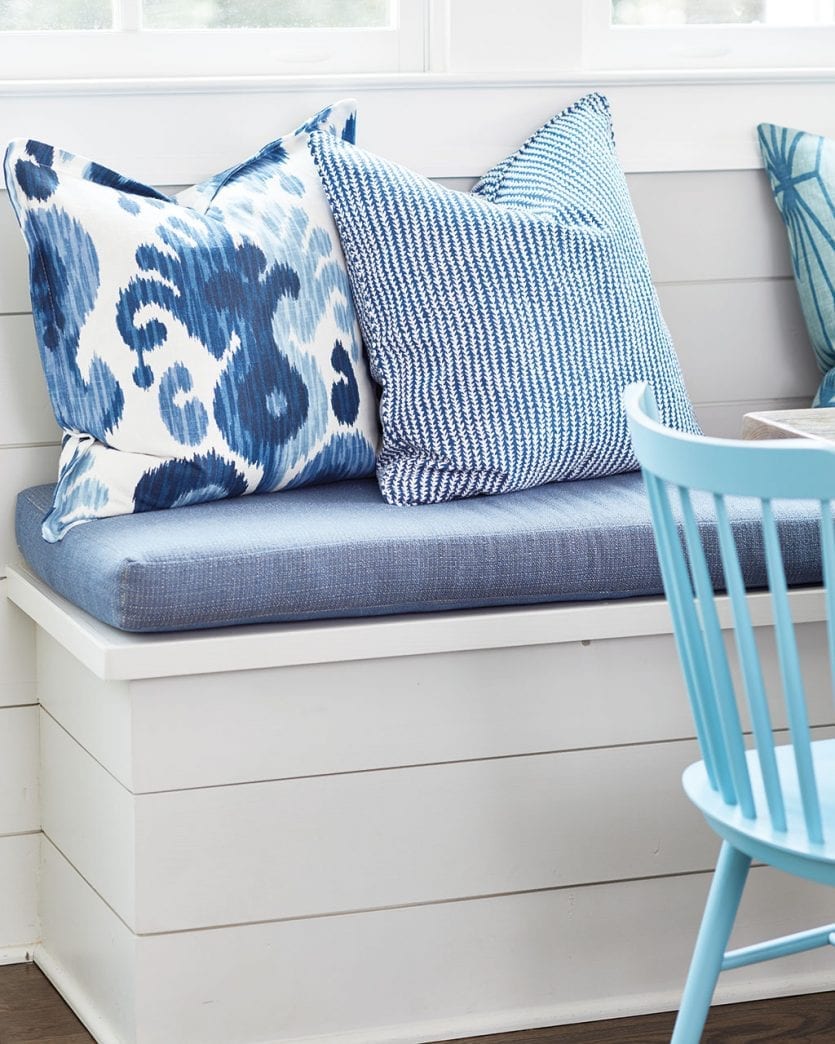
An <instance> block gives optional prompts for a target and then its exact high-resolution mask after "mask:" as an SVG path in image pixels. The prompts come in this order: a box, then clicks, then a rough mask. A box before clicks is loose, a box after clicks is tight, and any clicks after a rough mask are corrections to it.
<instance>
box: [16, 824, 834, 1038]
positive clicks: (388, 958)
mask: <svg viewBox="0 0 835 1044" xmlns="http://www.w3.org/2000/svg"><path fill="white" fill-rule="evenodd" d="M44 857H45V859H44V867H43V896H44V898H43V914H42V916H43V940H44V941H43V944H42V945H41V946H40V947H39V948H38V951H37V954H36V959H37V961H38V963H39V964H41V966H42V967H44V968H45V969H46V970H47V972H48V973H49V975H50V977H51V978H52V979H53V981H54V982H56V983H57V985H58V986H59V988H60V989H61V990H62V991H63V992H64V993H65V995H66V996H67V997H68V998H69V1000H70V1002H71V1003H72V1004H73V1006H74V1007H75V1009H76V1011H78V1012H80V1013H81V1014H82V1017H85V1018H86V1019H87V1020H88V1024H90V1026H91V1029H94V1030H95V1033H96V1038H97V1039H98V1040H99V1041H101V1042H102V1044H116V1042H125V1041H129V1040H133V1039H134V1033H137V1034H138V1035H139V1039H141V1040H143V1041H145V1042H146V1044H168V1042H170V1041H171V1040H176V1041H177V1042H178V1044H228V1041H229V1040H231V1039H235V1040H248V1041H253V1040H274V1041H277V1040H285V1041H290V1040H298V1039H300V1038H308V1037H311V1038H314V1039H315V1040H316V1041H318V1042H319V1044H392V1042H398V1044H418V1042H425V1041H431V1040H444V1039H448V1038H455V1037H463V1036H478V1035H481V1034H486V1033H491V1032H500V1031H502V1030H510V1029H513V1028H516V1027H519V1026H553V1025H560V1024H563V1023H569V1022H580V1021H585V1020H587V1019H600V1018H605V1017H607V1016H624V1015H632V1014H639V1013H644V1012H649V1011H662V1010H672V1009H674V1008H675V1007H676V1006H677V1004H678V1000H679V997H680V992H681V985H682V983H683V981H684V976H685V972H686V968H687V963H688V960H689V956H690V950H691V947H692V944H693V939H694V937H695V931H696V926H697V924H698V920H699V918H700V916H701V910H702V906H703V903H704V899H705V895H706V892H707V887H708V884H709V875H707V874H693V875H688V876H685V877H672V878H660V879H654V880H648V881H627V882H618V883H613V884H605V885H597V886H589V887H585V888H578V889H558V890H554V891H545V892H535V893H529V894H525V895H508V896H497V897H494V898H488V899H479V900H474V901H470V902H456V903H443V904H434V905H430V906H418V907H412V908H408V909H398V910H384V911H379V912H375V913H371V914H357V915H350V916H345V917H324V918H315V919H312V920H306V921H286V922H280V923H267V924H258V925H246V926H244V925H240V926H234V927H228V928H224V929H217V930H211V931H203V932H183V933H179V934H175V935H155V936H145V937H140V938H139V939H136V938H135V937H134V936H133V935H132V934H131V932H130V931H129V930H128V928H127V927H126V926H125V925H124V923H123V922H121V921H120V920H119V919H118V917H116V916H115V914H114V913H113V912H112V911H111V910H110V909H109V908H108V907H107V906H106V904H105V903H104V902H102V900H101V899H100V898H99V897H98V896H97V895H96V894H95V893H94V891H93V890H92V889H91V888H90V887H89V886H88V885H87V884H86V883H85V882H84V881H83V879H82V878H81V877H80V876H79V875H78V874H77V873H76V872H75V871H74V870H73V869H72V867H71V866H70V865H69V864H68V863H67V862H66V860H65V859H64V858H63V857H62V856H61V855H60V853H58V852H57V851H56V850H55V849H54V848H53V847H52V845H50V844H49V843H48V842H47V843H46V844H45V853H44ZM828 898H829V890H828V889H825V888H824V887H823V886H820V885H811V884H809V883H808V882H804V881H800V880H798V879H795V878H788V877H786V876H785V875H779V874H777V873H775V872H774V871H772V870H769V869H765V868H761V869H754V870H752V872H751V876H750V881H749V886H748V889H747V891H746V894H745V896H744V898H743V903H742V910H741V914H740V919H739V926H738V930H737V931H736V932H735V934H734V937H733V940H732V942H733V945H745V944H747V943H750V942H754V941H757V940H759V939H760V938H761V933H766V934H767V933H773V934H782V933H785V932H789V931H794V930H797V929H798V928H799V927H805V926H809V925H812V924H818V923H819V920H820V917H821V910H822V909H823V910H825V909H826V905H827V901H828ZM68 969H72V971H71V972H70V971H69V970H68ZM133 982H135V983H136V994H135V999H134V997H133V996H132V995H131V992H130V989H129V987H130V985H131V984H132V983H133ZM830 984H831V955H829V954H828V953H826V952H824V951H822V950H818V951H813V952H811V953H807V954H803V955H799V956H796V957H794V958H792V960H791V961H790V962H776V963H775V962H771V963H766V964H761V965H756V966H753V967H751V968H747V969H744V970H739V971H735V972H730V973H728V974H726V975H723V976H722V979H721V981H720V985H719V989H718V991H717V1001H718V1002H720V1003H722V1002H727V1001H729V1000H735V1001H739V1000H749V999H752V998H755V997H765V996H783V995H787V994H796V993H804V992H813V991H816V990H819V989H826V988H828V987H829V985H830ZM207 1001H210V1002H211V1003H206V1002H207ZM134 1013H135V1016H136V1018H135V1021H134V1020H133V1019H132V1016H133V1015H134Z"/></svg>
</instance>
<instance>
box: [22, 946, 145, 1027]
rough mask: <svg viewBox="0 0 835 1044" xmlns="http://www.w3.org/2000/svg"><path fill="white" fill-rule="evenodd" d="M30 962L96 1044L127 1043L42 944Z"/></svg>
mask: <svg viewBox="0 0 835 1044" xmlns="http://www.w3.org/2000/svg"><path fill="white" fill-rule="evenodd" d="M30 960H34V962H35V964H36V965H37V966H38V967H39V968H40V969H41V971H42V972H43V973H44V975H45V976H46V977H47V979H49V981H50V982H51V983H52V985H53V986H54V987H55V989H56V990H57V991H58V992H59V993H60V994H61V996H62V997H63V998H64V1000H65V1001H66V1002H67V1004H69V1006H70V1007H71V1008H72V1010H73V1011H74V1012H75V1014H76V1016H77V1017H78V1018H79V1019H80V1020H81V1022H83V1023H84V1026H85V1028H86V1029H87V1031H88V1033H89V1034H90V1035H91V1036H92V1037H93V1038H94V1039H95V1041H96V1044H125V1041H123V1040H119V1038H118V1037H117V1036H115V1035H114V1034H113V1032H112V1031H111V1029H110V1026H108V1024H107V1022H106V1021H105V1020H104V1019H102V1018H101V1016H100V1015H99V1014H98V1012H96V1011H95V1010H94V1008H93V1006H92V1005H91V1003H90V1000H89V997H88V996H87V994H86V993H85V992H84V990H83V989H82V988H81V987H80V986H79V984H78V983H77V982H76V980H75V979H74V978H73V977H72V976H71V975H70V974H69V973H68V972H67V970H66V969H65V968H64V966H63V965H62V964H61V963H60V962H59V961H56V960H55V959H54V958H52V957H50V955H49V954H48V953H47V952H46V951H45V950H44V948H43V946H42V945H41V944H40V943H38V945H37V946H35V947H34V948H33V953H32V956H31V957H30Z"/></svg>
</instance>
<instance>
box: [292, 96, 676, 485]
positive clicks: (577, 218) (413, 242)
mask: <svg viewBox="0 0 835 1044" xmlns="http://www.w3.org/2000/svg"><path fill="white" fill-rule="evenodd" d="M310 148H311V151H312V153H313V157H314V159H315V160H316V163H317V165H318V168H319V172H320V174H321V176H322V179H323V182H324V185H325V189H326V191H327V194H328V196H329V199H330V202H331V206H332V208H333V211H334V216H335V218H336V223H337V228H338V230H339V233H340V237H341V239H342V243H343V248H344V250H345V254H346V258H347V261H348V272H349V276H350V278H351V282H352V287H353V290H354V297H355V301H356V304H357V310H358V313H359V317H360V324H361V326H362V329H363V335H364V337H365V341H366V345H367V348H368V351H369V356H370V359H371V366H372V373H373V375H374V377H375V378H376V380H377V381H378V382H379V383H380V385H381V386H382V397H381V402H380V409H381V420H382V428H383V447H382V451H381V453H380V455H379V458H378V465H377V477H378V479H379V482H380V488H381V490H382V492H383V496H384V497H385V498H386V500H387V501H389V502H390V503H393V504H423V503H433V502H437V501H442V500H451V499H455V498H457V497H467V496H474V495H476V494H479V493H501V492H506V491H509V490H514V489H523V488H526V487H529V486H536V485H539V484H541V483H544V482H552V481H556V480H561V479H579V478H591V477H594V476H600V475H611V474H615V473H616V472H621V471H629V470H632V469H634V468H636V467H637V462H636V460H635V457H634V456H633V453H632V449H631V445H630V441H629V435H628V433H627V429H626V420H625V417H624V414H623V410H622V407H621V404H620V396H621V392H622V390H623V388H624V387H625V386H626V385H627V384H629V383H631V382H632V381H636V380H645V381H649V382H650V384H651V385H652V386H653V388H654V389H655V394H656V398H657V400H658V403H659V408H660V411H661V416H662V419H663V420H664V422H665V423H667V424H671V425H673V426H674V427H676V428H679V429H682V430H685V431H695V430H697V427H696V424H695V421H694V419H693V414H692V410H691V407H690V403H689V401H688V398H687V395H686V392H685V389H684V384H683V381H682V377H681V372H680V370H679V365H678V362H677V360H676V356H675V353H674V351H673V348H672V345H671V343H670V337H669V334H668V332H667V328H666V326H665V325H664V321H663V319H662V317H661V313H660V311H659V308H658V302H657V299H656V296H655V291H654V288H653V285H652V281H651V279H650V273H649V267H648V265H647V260H646V256H645V253H644V250H643V246H642V244H641V240H640V235H639V233H638V229H637V225H636V223H635V218H634V215H633V212H632V208H631V205H630V202H629V197H628V193H627V190H626V185H625V182H624V177H623V174H622V172H621V170H620V168H619V166H618V163H617V160H616V158H615V153H614V147H613V144H612V131H611V124H610V121H609V116H608V111H607V109H606V106H605V102H604V101H603V99H601V98H600V97H599V96H591V97H590V98H588V99H584V100H583V101H582V102H580V103H578V105H576V106H573V107H572V108H571V109H569V110H567V111H566V112H565V113H563V114H561V115H560V116H558V117H557V118H556V119H555V120H553V121H552V122H551V123H550V124H548V126H547V127H545V128H543V129H542V130H541V131H540V132H538V134H536V135H535V136H534V137H533V138H532V139H531V140H530V141H529V142H528V143H527V144H526V145H525V146H524V147H523V148H522V149H521V150H520V151H519V152H518V153H516V154H515V155H514V156H512V157H510V159H508V160H506V161H505V162H504V163H503V164H501V165H500V167H498V168H496V170H495V171H491V172H490V174H488V175H487V176H486V177H485V178H484V179H483V181H482V182H481V184H480V186H479V187H478V193H479V194H475V195H464V194H462V193H457V192H452V191H450V190H447V189H443V188H441V187H439V186H437V185H434V184H433V183H431V182H430V181H427V180H426V179H425V178H423V177H420V176H419V175H417V174H414V173H412V172H410V171H408V170H405V169H404V168H402V167H399V166H397V165H395V164H393V163H389V162H387V161H386V160H383V159H380V158H379V157H377V156H373V155H371V154H369V153H367V152H364V151H363V150H361V149H358V148H356V147H354V146H353V145H350V144H347V143H345V142H340V141H338V140H336V139H335V138H333V137H328V136H326V135H323V134H313V135H311V139H310ZM505 194H507V196H513V197H514V198H512V199H510V200H509V202H512V203H513V205H512V206H511V205H504V203H502V204H498V203H495V202H491V200H490V198H484V197H485V196H491V197H493V198H495V199H500V198H502V197H503V196H504V195H505Z"/></svg>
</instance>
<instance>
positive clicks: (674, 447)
mask: <svg viewBox="0 0 835 1044" xmlns="http://www.w3.org/2000/svg"><path fill="white" fill-rule="evenodd" d="M624 405H625V408H626V414H627V420H628V424H629V430H630V433H631V435H632V443H633V446H634V449H635V454H636V456H637V458H638V461H639V463H640V465H641V468H642V471H643V475H644V480H645V483H646V489H647V495H648V498H649V503H650V509H651V513H652V523H653V529H654V532H655V540H656V546H657V550H658V558H659V563H660V566H661V573H662V577H663V580H664V591H665V594H666V596H667V601H668V602H669V606H670V611H671V614H672V618H673V629H674V632H675V638H676V643H677V646H678V653H679V658H680V660H681V665H682V669H683V673H684V678H685V682H686V685H687V691H688V695H689V698H690V703H691V708H692V711H693V718H694V722H695V726H696V733H697V736H698V740H699V745H700V747H701V751H702V758H703V760H704V765H705V770H706V772H707V776H708V779H709V781H710V785H711V787H712V788H713V789H714V791H716V792H717V793H719V794H721V796H722V798H723V800H724V801H725V803H726V804H728V805H736V806H739V811H740V812H741V813H742V815H743V817H744V818H745V819H756V818H757V817H758V816H767V817H769V818H770V820H771V825H772V827H773V828H774V829H775V830H777V831H781V832H782V831H786V830H792V831H795V830H798V831H799V830H803V831H805V833H806V836H807V838H808V840H809V841H810V842H812V843H820V842H822V841H823V840H824V838H823V828H822V816H821V795H820V793H819V790H818V783H817V780H816V778H815V768H814V764H813V758H812V749H811V737H810V732H809V720H808V711H807V703H806V693H805V689H804V679H803V672H802V670H801V662H800V655H799V651H798V642H797V636H796V634H795V627H794V622H793V619H792V612H791V606H790V599H789V592H788V586H787V582H786V572H785V568H784V563H783V555H782V552H781V547H780V539H779V534H778V526H777V521H776V519H775V511H774V504H775V501H778V500H779V501H782V500H805V501H816V502H817V503H818V505H819V511H820V547H821V561H822V571H823V581H824V588H825V604H826V615H827V632H826V633H827V642H828V647H829V654H830V673H832V666H833V664H832V653H833V650H835V534H833V519H832V508H831V504H830V498H831V497H835V445H833V446H829V445H828V444H826V443H823V442H820V443H815V442H812V441H808V440H802V439H800V440H795V439H792V440H784V441H779V442H742V441H730V440H725V439H713V438H707V437H704V436H694V435H686V434H682V433H681V432H676V431H673V430H671V429H669V428H666V427H665V426H663V425H662V424H660V423H659V422H658V419H657V418H658V414H657V410H656V407H655V399H654V397H653V394H652V391H651V389H650V388H649V387H648V386H647V385H646V384H633V385H631V386H630V387H629V388H627V389H626V391H625V392H624ZM695 490H700V491H705V492H707V493H708V494H712V500H713V506H714V508H715V522H716V537H717V541H718V547H719V553H720V556H721V566H722V574H723V577H724V584H725V588H726V591H727V598H728V600H729V602H730V608H731V613H732V621H733V629H734V634H735V642H736V652H737V657H738V664H739V674H740V676H741V679H742V686H741V688H742V690H743V693H744V701H743V700H740V698H739V695H738V693H737V691H736V687H735V685H734V680H733V674H732V671H731V665H730V662H729V657H728V653H727V649H726V645H725V642H724V639H723V634H722V627H721V626H720V614H719V610H718V605H717V597H716V595H715V593H714V589H713V584H712V582H711V579H710V570H709V566H708V559H707V555H706V552H705V546H704V543H703V540H702V537H701V535H700V531H699V525H698V523H697V519H696V513H695V511H694V508H693V502H692V497H691V492H692V491H695ZM731 496H734V497H735V496H740V497H752V498H756V500H758V501H759V517H760V524H761V529H762V542H763V548H764V553H765V566H766V573H767V577H768V591H769V594H770V605H771V615H772V622H773V627H774V634H775V645H776V650H777V657H778V662H779V668H780V670H779V674H780V679H779V680H780V688H781V692H782V699H783V700H784V702H785V708H786V719H787V721H788V725H789V732H790V736H791V743H792V746H793V748H794V757H793V759H792V760H793V766H794V768H796V772H797V781H796V788H795V787H792V790H795V789H796V790H797V791H799V793H800V796H801V804H802V808H800V809H796V808H791V807H789V808H788V811H787V802H786V801H785V800H784V786H783V782H784V781H782V780H781V777H780V774H779V772H778V770H777V761H776V758H775V734H774V728H773V726H772V719H771V712H770V709H769V703H768V698H767V686H766V681H765V679H764V676H763V675H764V672H763V668H762V664H761V661H760V656H759V649H758V643H757V639H756V637H755V632H754V626H753V623H752V618H751V612H750V606H749V601H748V596H747V592H746V589H745V584H744V582H743V573H742V567H741V565H740V558H739V554H738V549H737V545H736V541H735V539H734V534H733V531H732V526H731V522H730V517H729V512H728V507H727V503H726V499H727V498H728V497H731ZM744 705H747V710H748V717H749V721H750V727H751V732H752V736H753V742H754V745H755V747H756V761H755V762H753V764H754V765H758V767H759V772H760V773H761V786H760V785H759V781H757V783H758V786H757V787H752V780H751V763H749V760H748V759H747V758H746V754H745V749H746V748H745V737H744V734H743V727H742V717H741V713H740V710H741V708H742V707H743V706H744ZM755 790H757V791H760V792H762V793H764V795H765V805H766V806H767V807H765V808H757V807H756V804H755V799H754V793H755Z"/></svg>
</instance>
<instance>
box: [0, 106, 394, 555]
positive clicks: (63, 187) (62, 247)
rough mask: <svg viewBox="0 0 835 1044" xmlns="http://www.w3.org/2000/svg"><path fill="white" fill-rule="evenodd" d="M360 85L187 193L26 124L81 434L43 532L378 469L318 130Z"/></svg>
mask: <svg viewBox="0 0 835 1044" xmlns="http://www.w3.org/2000/svg"><path fill="white" fill-rule="evenodd" d="M354 123H355V106H354V103H353V102H341V103H339V104H338V105H336V106H334V107H333V108H332V109H328V110H325V111H324V112H321V113H319V114H318V115H317V116H315V117H314V118H313V119H312V120H310V121H309V122H308V123H306V124H305V125H304V126H302V127H300V128H299V129H298V130H297V131H295V132H294V133H293V134H290V135H287V136H286V137H284V138H281V139H279V140H278V141H275V142H273V143H272V144H271V145H268V146H266V148H264V149H262V150H261V152H259V153H258V154H257V155H256V156H254V157H253V158H252V159H249V160H247V161H246V162H244V163H241V164H240V165H238V166H236V167H233V168H231V169H230V170H227V171H224V172H223V173H222V174H219V175H217V176H216V177H214V178H211V179H210V180H209V181H207V182H205V183H203V184H201V185H197V186H195V187H193V188H191V189H188V190H186V191H185V192H182V193H180V195H179V196H177V197H176V198H170V197H168V196H166V195H164V194H163V193H161V192H158V191H156V190H155V189H152V188H149V187H147V186H146V185H142V184H139V183H138V182H136V181H131V180H130V179H128V178H125V177H122V176H121V175H119V174H115V173H114V172H113V171H110V170H107V169H106V168H105V167H102V166H100V165H99V164H98V163H91V162H89V161H88V160H85V159H82V158H81V157H79V156H74V155H72V154H71V153H68V152H62V151H59V150H57V149H54V148H52V147H50V146H48V145H43V144H40V143H39V142H34V141H25V140H20V141H13V142H12V143H11V144H10V145H9V147H8V150H7V152H6V163H5V170H6V184H7V186H8V189H9V198H10V200H11V202H12V205H13V207H14V209H15V213H16V214H17V217H18V220H19V221H20V224H21V227H22V230H23V233H24V236H25V238H26V242H27V245H28V248H29V258H30V276H31V289H32V310H33V312H34V319H35V328H36V331H37V336H38V342H39V347H40V352H41V360H42V362H43V367H44V371H45V374H46V380H47V385H48V388H49V394H50V397H51V400H52V406H53V409H54V410H55V416H56V417H57V419H58V423H59V424H60V425H61V426H62V427H63V428H64V430H65V432H66V435H65V438H64V442H63V448H62V452H61V463H60V477H59V481H58V485H57V487H56V490H55V498H54V506H53V509H52V511H51V512H50V514H49V515H48V516H47V518H46V520H45V522H44V526H43V535H44V537H45V538H46V539H47V540H50V541H54V540H59V539H61V537H62V536H63V534H64V533H65V532H66V531H67V530H68V529H69V528H71V527H72V526H74V525H76V524H78V523H80V522H84V521H87V520H88V519H93V518H101V517H104V516H107V515H119V514H126V513H130V512H133V511H147V510H150V509H154V508H167V507H176V506H178V505H182V504H191V503H195V502H197V501H203V500H215V499H218V498H221V497H230V496H237V495H239V494H242V493H256V492H267V491H270V490H276V489H286V488H289V487H291V486H299V485H302V484H304V483H310V482H324V481H329V480H332V479H339V478H346V477H349V476H357V475H365V474H368V473H369V472H371V471H373V468H374V460H375V448H376V442H377V421H376V402H375V394H374V390H373V385H372V384H371V382H370V379H369V377H368V374H367V369H366V364H365V361H364V358H363V354H362V346H361V340H360V333H359V328H358V325H357V320H356V315H355V312H354V308H353V304H352V301H351V293H350V287H349V283H348V278H347V274H346V270H345V261H344V257H343V254H342V250H341V248H340V245H339V240H338V236H337V234H336V229H335V227H334V224H333V217H332V215H331V213H330V209H329V207H328V203H327V200H326V198H325V194H324V191H323V189H322V185H321V182H320V180H319V177H318V175H317V173H316V169H315V167H314V165H313V161H312V160H311V157H310V153H309V151H308V148H307V140H308V137H309V135H310V133H311V132H312V131H314V130H317V129H318V132H319V133H321V134H323V135H325V136H330V137H333V138H334V139H335V140H336V139H338V138H345V139H347V140H353V134H354Z"/></svg>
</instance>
